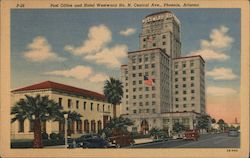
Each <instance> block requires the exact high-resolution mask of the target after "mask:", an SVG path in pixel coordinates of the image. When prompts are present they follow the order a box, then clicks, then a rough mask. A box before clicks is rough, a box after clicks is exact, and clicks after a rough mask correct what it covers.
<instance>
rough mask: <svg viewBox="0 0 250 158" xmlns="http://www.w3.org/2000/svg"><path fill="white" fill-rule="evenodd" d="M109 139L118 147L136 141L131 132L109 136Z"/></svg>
mask: <svg viewBox="0 0 250 158" xmlns="http://www.w3.org/2000/svg"><path fill="white" fill-rule="evenodd" d="M109 141H110V142H111V143H112V144H114V145H115V146H116V147H117V148H120V147H123V146H129V145H133V144H134V143H135V141H134V139H133V138H132V137H131V135H130V134H121V135H116V136H112V137H109Z"/></svg>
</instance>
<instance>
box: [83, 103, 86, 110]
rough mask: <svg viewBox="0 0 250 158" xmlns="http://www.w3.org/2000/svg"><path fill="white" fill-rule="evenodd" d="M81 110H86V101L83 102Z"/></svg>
mask: <svg viewBox="0 0 250 158" xmlns="http://www.w3.org/2000/svg"><path fill="white" fill-rule="evenodd" d="M83 110H86V101H85V102H83Z"/></svg>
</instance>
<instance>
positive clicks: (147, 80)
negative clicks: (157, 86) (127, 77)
mask: <svg viewBox="0 0 250 158" xmlns="http://www.w3.org/2000/svg"><path fill="white" fill-rule="evenodd" d="M144 84H145V85H148V86H153V85H154V80H153V79H149V78H148V77H147V76H145V75H144Z"/></svg>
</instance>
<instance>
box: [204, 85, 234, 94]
mask: <svg viewBox="0 0 250 158" xmlns="http://www.w3.org/2000/svg"><path fill="white" fill-rule="evenodd" d="M207 93H208V94H210V95H212V96H228V95H234V94H237V91H236V90H235V89H233V88H227V87H215V86H211V87H207Z"/></svg>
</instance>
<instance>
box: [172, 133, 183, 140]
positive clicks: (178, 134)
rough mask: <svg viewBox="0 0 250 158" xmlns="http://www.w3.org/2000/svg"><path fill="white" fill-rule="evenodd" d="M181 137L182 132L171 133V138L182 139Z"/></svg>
mask: <svg viewBox="0 0 250 158" xmlns="http://www.w3.org/2000/svg"><path fill="white" fill-rule="evenodd" d="M183 137H184V134H183V133H174V134H173V135H172V138H173V139H183Z"/></svg>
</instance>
